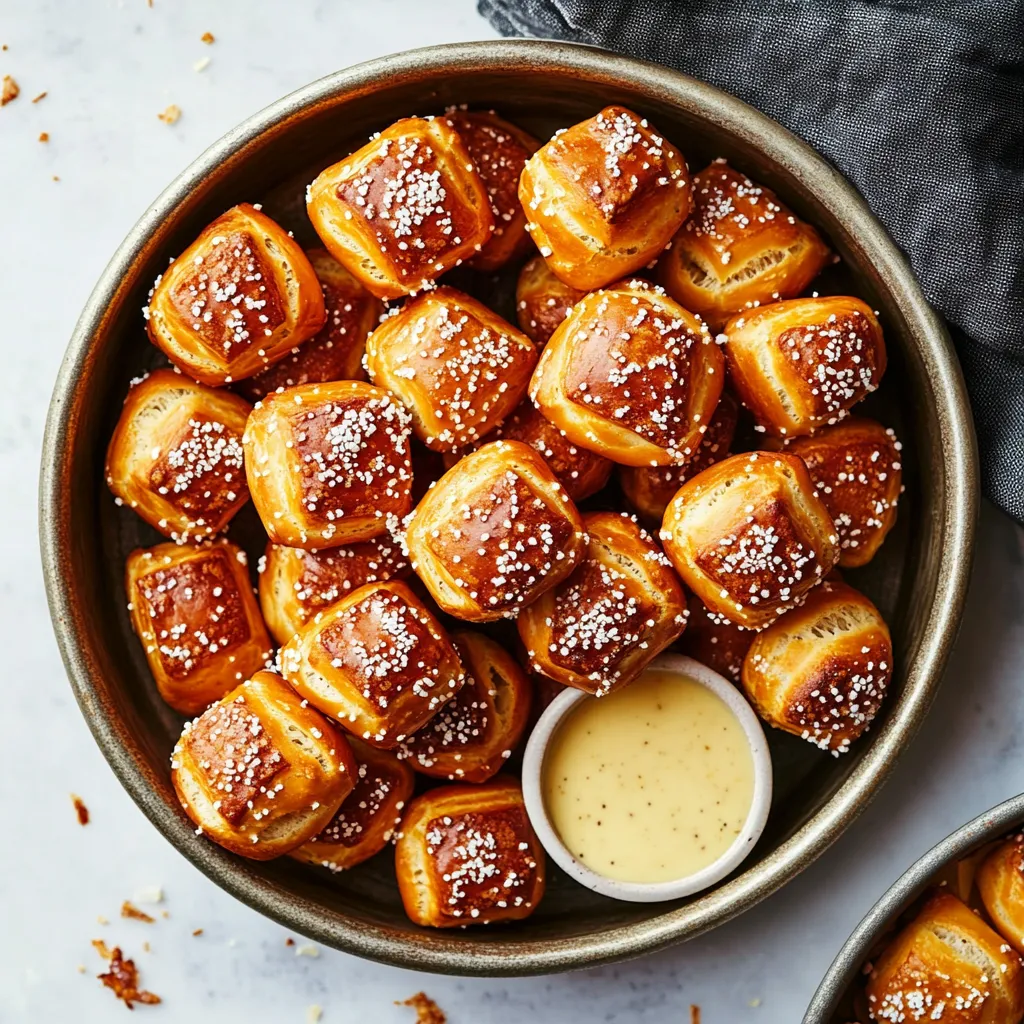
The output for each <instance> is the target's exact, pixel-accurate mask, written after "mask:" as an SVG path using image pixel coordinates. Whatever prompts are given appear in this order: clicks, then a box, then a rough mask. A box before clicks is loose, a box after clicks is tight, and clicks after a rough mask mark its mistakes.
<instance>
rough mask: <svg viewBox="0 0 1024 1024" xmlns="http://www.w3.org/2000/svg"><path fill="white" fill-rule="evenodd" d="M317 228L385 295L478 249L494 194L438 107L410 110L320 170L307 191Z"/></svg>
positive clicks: (486, 235) (487, 232)
mask: <svg viewBox="0 0 1024 1024" xmlns="http://www.w3.org/2000/svg"><path fill="white" fill-rule="evenodd" d="M306 211H307V213H308V214H309V219H310V221H312V224H313V227H314V228H315V229H316V233H317V234H318V235H319V236H320V239H321V240H322V241H323V243H324V245H325V246H327V248H328V250H330V252H331V254H332V255H333V256H334V258H335V259H337V260H338V261H339V262H340V263H343V264H344V265H345V267H347V268H348V270H349V271H350V272H351V273H352V274H353V276H355V277H356V278H358V279H359V280H360V281H362V283H363V284H364V285H365V286H366V287H367V288H368V289H369V290H370V291H371V292H373V294H374V295H376V296H377V297H378V298H381V299H396V298H398V296H400V295H408V294H409V293H410V292H415V291H419V290H420V289H422V288H424V287H425V286H427V285H429V284H430V283H431V282H432V281H433V280H434V279H435V278H437V277H439V276H440V275H441V274H443V273H444V272H445V271H446V270H451V268H452V267H454V266H456V264H459V263H461V262H462V261H463V260H466V259H469V258H470V257H471V256H475V255H476V254H477V253H479V252H480V251H481V250H482V249H483V247H484V245H485V244H486V243H487V242H488V241H489V240H490V238H491V233H492V231H493V228H494V222H493V218H492V216H491V200H490V198H489V197H488V195H487V189H486V188H485V186H484V182H483V180H482V179H481V177H480V175H479V174H478V173H477V171H476V168H475V167H474V163H473V160H472V158H471V157H470V155H469V152H468V151H467V149H466V147H465V145H464V144H463V142H462V139H461V138H460V137H459V134H458V133H457V132H456V131H455V129H454V128H453V127H452V126H451V124H450V123H449V121H448V120H447V119H446V118H443V117H437V118H435V117H427V118H422V117H407V118H403V119H402V120H401V121H396V122H395V123H394V124H393V125H392V126H391V127H390V128H388V129H387V130H386V131H383V132H381V133H380V134H379V135H375V136H374V137H373V138H372V139H371V140H370V141H369V142H368V143H367V144H366V145H365V146H363V148H362V149H359V150H357V151H356V152H355V153H353V154H352V155H351V156H347V157H345V159H344V160H342V161H340V162H339V163H336V164H334V165H333V166H331V167H328V168H327V169H326V170H325V171H323V172H321V174H320V175H319V177H317V179H316V181H314V182H313V184H312V185H310V187H309V189H308V190H307V192H306Z"/></svg>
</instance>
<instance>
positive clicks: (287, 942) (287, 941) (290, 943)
mask: <svg viewBox="0 0 1024 1024" xmlns="http://www.w3.org/2000/svg"><path fill="white" fill-rule="evenodd" d="M284 944H285V945H286V946H294V945H295V940H294V939H293V938H292V937H291V936H290V935H289V936H288V938H287V939H285V940H284Z"/></svg>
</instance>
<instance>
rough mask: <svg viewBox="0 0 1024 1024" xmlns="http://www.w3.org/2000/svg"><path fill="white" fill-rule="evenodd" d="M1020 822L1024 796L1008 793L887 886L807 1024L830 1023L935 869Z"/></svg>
mask: <svg viewBox="0 0 1024 1024" xmlns="http://www.w3.org/2000/svg"><path fill="white" fill-rule="evenodd" d="M1021 824H1024V794H1021V795H1020V796H1014V797H1010V799H1009V800H1004V801H1003V802H1002V803H1001V804H996V806H995V807H992V808H990V809H989V810H987V811H985V813H984V814H979V815H978V817H976V818H972V819H971V820H970V821H969V822H967V824H966V825H961V826H960V827H959V828H958V829H956V830H955V831H954V832H951V833H950V834H949V835H948V836H946V838H945V839H943V840H942V841H941V842H939V843H936V844H935V845H934V846H933V847H932V848H931V849H930V850H929V851H928V852H927V853H924V854H922V855H921V856H920V857H919V858H918V859H917V860H916V861H914V863H913V864H911V865H910V867H909V868H907V870H906V871H904V872H903V874H902V875H900V877H899V878H898V879H896V881H895V882H893V884H892V885H891V886H889V888H888V889H886V891H885V892H884V893H883V894H882V896H881V897H880V898H879V900H878V902H877V903H876V904H875V905H874V906H873V907H872V908H871V909H870V910H869V911H868V912H867V913H866V914H865V915H864V917H863V918H862V919H861V922H860V924H858V925H857V927H856V928H854V930H853V931H852V932H851V933H850V937H849V938H848V939H847V940H846V942H844V943H843V945H842V948H841V949H840V950H839V952H838V953H837V954H836V958H835V960H833V961H832V964H831V966H830V967H829V969H828V970H827V971H826V972H825V976H824V977H823V978H822V979H821V983H820V984H819V985H818V988H817V990H816V991H815V993H814V996H813V997H812V999H811V1002H810V1005H809V1006H808V1007H807V1012H806V1013H805V1014H804V1018H803V1024H828V1021H829V1019H830V1017H831V1016H832V1014H833V1013H835V1011H836V1006H837V1004H838V1003H839V1001H840V999H842V997H843V996H844V995H845V994H846V991H847V989H848V988H849V986H850V984H851V982H852V981H853V979H854V976H855V975H856V974H857V972H858V971H859V970H860V968H861V965H862V964H863V963H864V960H865V957H866V956H867V953H868V950H870V949H871V946H872V945H873V944H874V942H875V940H876V939H877V938H878V935H879V933H880V932H881V930H882V929H883V928H884V927H885V926H886V925H887V924H889V922H890V921H892V920H893V919H894V918H896V917H898V916H899V915H900V914H901V913H902V912H903V911H904V910H905V909H906V908H907V907H908V906H910V904H911V903H913V901H914V900H916V899H917V898H918V896H920V895H921V893H922V892H924V890H925V889H926V888H927V886H928V883H929V882H930V880H931V879H932V877H933V876H934V875H935V873H936V872H937V871H939V870H941V869H942V868H943V867H945V865H947V864H949V863H950V862H951V861H954V860H957V859H959V858H960V857H963V856H964V855H965V854H967V853H969V852H970V851H971V850H972V849H974V848H975V847H978V846H982V845H983V844H985V843H988V842H991V841H992V840H995V839H999V838H1001V837H1002V836H1004V835H1006V834H1007V833H1008V832H1010V831H1012V830H1013V829H1014V828H1016V827H1017V826H1019V825H1021Z"/></svg>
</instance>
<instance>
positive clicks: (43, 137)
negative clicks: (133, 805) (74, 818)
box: [39, 132, 89, 820]
mask: <svg viewBox="0 0 1024 1024" xmlns="http://www.w3.org/2000/svg"><path fill="white" fill-rule="evenodd" d="M39 141H40V142H49V141H50V133H49V132H40V133H39ZM85 815H86V820H88V817H89V812H88V811H86V812H85Z"/></svg>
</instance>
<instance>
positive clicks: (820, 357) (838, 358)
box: [723, 295, 886, 437]
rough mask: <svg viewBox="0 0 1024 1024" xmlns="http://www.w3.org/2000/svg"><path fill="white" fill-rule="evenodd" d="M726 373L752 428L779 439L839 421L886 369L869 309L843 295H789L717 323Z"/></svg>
mask: <svg viewBox="0 0 1024 1024" xmlns="http://www.w3.org/2000/svg"><path fill="white" fill-rule="evenodd" d="M723 337H724V341H725V355H726V359H727V360H728V362H729V378H730V380H731V381H732V383H733V386H734V387H735V388H736V392H737V394H738V395H739V398H740V401H741V402H742V403H743V404H744V405H745V406H746V407H747V408H748V409H749V410H750V411H751V412H752V413H753V414H754V419H756V420H757V422H758V425H759V426H760V427H762V428H763V429H764V430H767V431H768V432H769V433H772V434H777V435H778V436H780V437H787V436H788V437H794V436H799V435H802V434H809V433H811V432H812V431H813V430H817V429H818V427H823V426H825V425H826V424H831V423H838V422H839V421H840V420H841V419H843V418H844V417H845V416H846V415H847V412H848V410H849V409H850V407H851V406H853V405H856V403H857V402H859V401H860V400H861V399H862V398H863V397H864V396H865V395H867V394H868V393H869V392H871V391H874V390H875V389H876V388H877V387H878V384H879V381H881V379H882V374H883V373H885V363H886V356H885V342H884V341H883V340H882V328H881V326H880V325H879V323H878V319H877V317H876V316H875V314H874V313H873V312H872V311H871V307H870V306H868V305H867V304H865V303H864V302H861V300H860V299H855V298H852V297H850V296H848V295H834V296H828V297H826V298H820V299H790V300H789V301H788V302H776V303H773V304H772V305H770V306H762V307H761V308H760V309H755V310H752V311H751V312H749V313H741V314H740V315H739V316H735V317H733V318H732V319H731V320H730V321H729V322H728V323H727V324H726V325H725V327H724V328H723Z"/></svg>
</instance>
